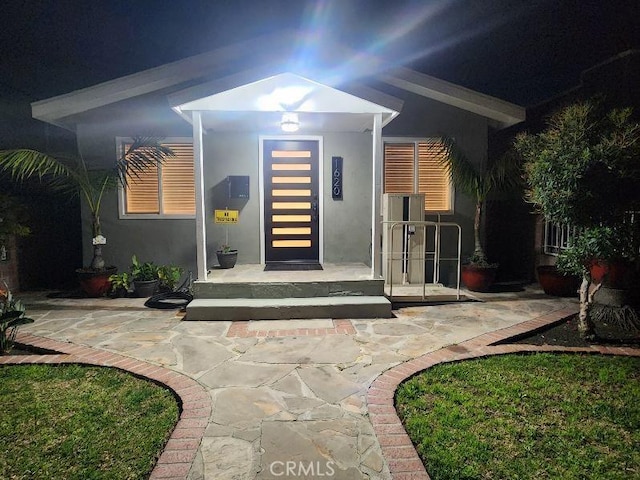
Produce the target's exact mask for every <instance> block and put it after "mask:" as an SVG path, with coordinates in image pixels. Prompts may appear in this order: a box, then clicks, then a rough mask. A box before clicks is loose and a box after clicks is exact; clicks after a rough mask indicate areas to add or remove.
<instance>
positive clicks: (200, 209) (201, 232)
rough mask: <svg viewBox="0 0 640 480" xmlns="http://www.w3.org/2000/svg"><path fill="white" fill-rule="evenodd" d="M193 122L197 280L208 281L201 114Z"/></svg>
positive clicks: (194, 114)
mask: <svg viewBox="0 0 640 480" xmlns="http://www.w3.org/2000/svg"><path fill="white" fill-rule="evenodd" d="M192 120H193V161H194V168H193V171H194V175H195V183H196V265H197V269H198V272H197V279H198V280H203V281H206V280H207V232H206V227H207V226H206V223H205V210H204V177H203V172H204V153H203V148H202V117H201V114H200V112H198V111H196V112H192Z"/></svg>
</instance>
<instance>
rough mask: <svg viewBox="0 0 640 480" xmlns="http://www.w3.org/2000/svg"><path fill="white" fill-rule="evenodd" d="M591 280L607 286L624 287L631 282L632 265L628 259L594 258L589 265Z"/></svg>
mask: <svg viewBox="0 0 640 480" xmlns="http://www.w3.org/2000/svg"><path fill="white" fill-rule="evenodd" d="M589 273H590V274H591V281H592V282H594V283H600V282H602V284H603V285H604V286H606V287H611V288H624V287H626V286H627V284H628V282H629V276H630V275H631V266H630V265H629V262H627V261H626V260H598V259H596V260H592V262H591V264H590V265H589Z"/></svg>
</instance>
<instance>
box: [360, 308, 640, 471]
mask: <svg viewBox="0 0 640 480" xmlns="http://www.w3.org/2000/svg"><path fill="white" fill-rule="evenodd" d="M575 313H577V309H576V308H565V309H562V310H556V311H554V312H551V313H549V314H546V315H542V316H540V317H537V318H534V319H532V320H529V321H526V322H523V323H520V324H517V325H514V326H512V327H508V328H504V329H502V330H497V331H495V332H490V333H486V334H484V335H480V336H478V337H476V338H473V339H471V340H468V341H466V342H462V343H459V344H457V345H451V346H448V347H444V348H441V349H440V350H436V351H435V352H431V353H427V354H425V355H422V356H421V357H417V358H415V359H413V360H410V361H408V362H405V363H403V364H401V365H398V366H396V367H393V368H391V369H389V370H387V371H386V372H384V373H382V374H381V375H380V376H379V377H378V378H376V380H375V381H374V382H373V383H372V384H371V387H370V388H369V391H368V392H367V405H368V410H369V417H370V419H371V423H372V424H373V430H374V431H375V433H376V436H377V437H378V441H379V442H380V446H381V447H382V453H383V455H384V457H385V459H386V461H387V464H388V465H389V470H390V472H391V476H392V478H393V479H394V480H418V479H421V480H429V478H430V477H429V474H428V473H427V471H426V470H425V468H424V465H423V464H422V461H421V460H420V457H419V456H418V452H416V450H415V448H414V446H413V444H412V443H411V439H410V438H409V435H407V432H406V431H405V429H404V427H403V425H402V422H400V418H399V417H398V415H397V413H396V408H395V405H394V395H395V391H396V389H397V388H398V385H400V384H401V383H402V382H403V381H405V380H406V379H408V378H410V377H412V376H413V375H415V374H416V373H418V372H421V371H423V370H426V369H427V368H430V367H433V366H434V365H437V364H439V363H447V362H455V361H459V360H466V359H470V358H479V357H486V356H489V355H504V354H508V353H519V352H575V353H599V354H604V355H626V356H633V357H640V349H638V348H626V347H607V346H600V345H592V346H589V347H579V348H575V347H561V346H550V345H542V346H537V345H526V344H502V345H495V344H496V343H497V342H500V341H504V340H506V339H508V338H511V337H514V336H516V335H520V334H524V333H527V332H530V331H532V330H537V329H540V328H542V327H545V326H547V325H550V324H552V323H554V322H557V321H559V320H562V319H563V318H566V317H568V316H570V315H573V314H575Z"/></svg>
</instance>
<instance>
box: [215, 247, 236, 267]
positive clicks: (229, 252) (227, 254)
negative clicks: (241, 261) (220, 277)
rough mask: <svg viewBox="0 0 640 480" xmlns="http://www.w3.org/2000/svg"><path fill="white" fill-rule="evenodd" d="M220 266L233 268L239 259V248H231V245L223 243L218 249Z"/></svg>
mask: <svg viewBox="0 0 640 480" xmlns="http://www.w3.org/2000/svg"><path fill="white" fill-rule="evenodd" d="M216 255H217V257H218V263H219V264H220V268H233V267H235V265H236V261H237V260H238V250H235V249H233V248H231V246H229V245H226V244H224V245H221V246H220V248H219V249H218V251H216Z"/></svg>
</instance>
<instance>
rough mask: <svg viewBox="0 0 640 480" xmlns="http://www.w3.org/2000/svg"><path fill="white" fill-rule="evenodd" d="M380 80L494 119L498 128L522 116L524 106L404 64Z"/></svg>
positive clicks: (524, 113) (516, 120) (515, 121)
mask: <svg viewBox="0 0 640 480" xmlns="http://www.w3.org/2000/svg"><path fill="white" fill-rule="evenodd" d="M382 80H383V81H384V82H385V83H388V84H389V85H392V86H394V87H397V88H400V89H403V90H406V91H409V92H412V93H415V94H417V95H421V96H423V97H427V98H431V99H433V100H437V101H440V102H443V103H446V104H449V105H452V106H455V107H458V108H461V109H463V110H467V111H470V112H473V113H476V114H478V115H482V116H484V117H486V118H488V119H490V120H493V121H495V122H497V123H498V125H499V126H500V127H501V128H506V127H509V126H511V125H515V124H516V123H520V122H523V121H524V120H525V119H526V109H525V108H524V107H521V106H519V105H515V104H513V103H509V102H505V101H504V100H500V99H498V98H495V97H492V96H490V95H485V94H483V93H479V92H476V91H474V90H470V89H468V88H465V87H461V86H459V85H455V84H453V83H450V82H447V81H445V80H440V79H438V78H435V77H432V76H430V75H426V74H424V73H420V72H416V71H414V70H410V69H407V68H397V69H394V70H393V71H392V72H390V73H388V74H384V75H382Z"/></svg>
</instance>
